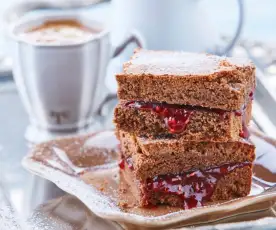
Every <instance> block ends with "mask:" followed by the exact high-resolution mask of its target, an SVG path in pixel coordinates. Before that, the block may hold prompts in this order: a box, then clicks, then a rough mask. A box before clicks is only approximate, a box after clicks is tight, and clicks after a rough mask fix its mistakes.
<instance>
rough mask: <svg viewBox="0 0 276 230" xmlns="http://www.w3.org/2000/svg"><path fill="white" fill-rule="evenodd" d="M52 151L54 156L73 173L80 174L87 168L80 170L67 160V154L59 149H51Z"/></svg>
mask: <svg viewBox="0 0 276 230" xmlns="http://www.w3.org/2000/svg"><path fill="white" fill-rule="evenodd" d="M53 150H54V151H55V154H56V155H57V156H58V158H59V159H60V160H61V161H63V162H64V163H66V164H67V165H68V166H69V168H71V169H72V170H73V171H74V172H76V173H80V172H82V171H84V170H86V169H87V168H80V167H77V166H75V165H74V164H73V163H72V161H71V160H70V159H69V157H68V156H67V154H66V153H65V152H64V151H63V150H62V149H59V148H56V147H53Z"/></svg>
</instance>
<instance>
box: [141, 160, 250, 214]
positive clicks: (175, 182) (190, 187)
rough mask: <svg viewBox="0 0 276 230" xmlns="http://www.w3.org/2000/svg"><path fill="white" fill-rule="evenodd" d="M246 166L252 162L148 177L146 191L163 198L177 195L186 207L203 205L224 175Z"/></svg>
mask: <svg viewBox="0 0 276 230" xmlns="http://www.w3.org/2000/svg"><path fill="white" fill-rule="evenodd" d="M245 166H251V163H248V162H244V163H230V164H224V165H222V166H219V167H215V168H210V169H206V170H204V171H202V170H195V171H190V172H185V173H181V174H168V175H160V176H156V177H154V178H152V179H147V182H146V191H147V194H151V193H152V192H153V193H157V194H158V196H159V197H161V198H162V196H164V195H176V196H178V197H179V198H180V199H181V200H182V202H183V208H184V209H190V208H194V207H201V206H203V205H204V203H205V202H207V201H209V200H210V198H211V196H212V194H213V192H214V190H215V188H216V185H217V182H218V181H219V180H220V179H221V178H222V177H223V176H225V175H227V174H228V173H230V172H232V171H233V170H235V169H237V168H243V167H245ZM149 205H151V204H149Z"/></svg>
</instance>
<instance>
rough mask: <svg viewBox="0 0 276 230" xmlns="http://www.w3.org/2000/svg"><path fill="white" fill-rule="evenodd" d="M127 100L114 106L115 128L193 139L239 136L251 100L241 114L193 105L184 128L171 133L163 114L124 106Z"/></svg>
mask: <svg viewBox="0 0 276 230" xmlns="http://www.w3.org/2000/svg"><path fill="white" fill-rule="evenodd" d="M125 104H126V101H120V103H119V104H118V105H117V107H116V108H115V110H114V123H115V125H116V128H117V129H120V130H123V131H126V132H129V133H133V134H135V135H137V136H143V137H148V138H155V137H160V136H165V137H171V138H178V137H181V138H183V139H185V140H194V141H205V140H206V141H229V140H238V139H240V136H239V134H240V132H241V130H242V119H244V121H245V124H246V125H248V123H249V121H250V119H251V109H252V101H250V102H249V103H248V104H247V106H246V109H245V111H244V115H243V116H244V117H242V116H239V115H237V114H236V113H235V112H231V111H225V112H223V113H222V112H221V111H220V112H217V111H216V110H209V109H202V108H201V109H195V110H194V111H193V114H192V115H191V116H190V119H189V122H188V124H187V126H186V127H185V130H184V131H183V132H182V133H180V134H172V133H171V132H170V131H169V129H168V128H167V126H166V123H165V121H164V118H162V117H160V116H159V115H158V114H157V113H155V112H153V111H151V110H141V109H137V108H133V107H126V106H125Z"/></svg>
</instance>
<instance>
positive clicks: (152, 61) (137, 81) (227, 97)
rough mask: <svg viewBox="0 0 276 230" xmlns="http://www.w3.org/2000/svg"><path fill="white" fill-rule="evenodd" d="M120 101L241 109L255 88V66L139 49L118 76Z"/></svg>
mask: <svg viewBox="0 0 276 230" xmlns="http://www.w3.org/2000/svg"><path fill="white" fill-rule="evenodd" d="M116 79H117V82H118V97H119V99H120V100H128V101H129V100H145V101H157V102H166V103H169V104H187V105H195V106H202V107H209V108H219V109H225V110H239V109H241V108H242V106H243V105H244V104H245V103H246V102H247V98H248V95H249V94H250V92H252V90H254V88H255V81H256V80H255V66H254V65H253V63H252V62H250V61H249V60H247V59H243V58H226V57H219V56H215V55H209V54H194V53H185V52H170V51H148V50H141V49H138V50H136V51H135V52H134V55H133V57H132V58H131V60H130V61H129V62H127V63H125V64H124V68H123V72H122V73H120V74H117V75H116Z"/></svg>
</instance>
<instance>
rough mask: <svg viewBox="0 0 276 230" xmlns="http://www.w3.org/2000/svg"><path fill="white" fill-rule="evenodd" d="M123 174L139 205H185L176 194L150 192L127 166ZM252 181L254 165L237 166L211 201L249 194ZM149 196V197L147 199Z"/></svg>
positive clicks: (143, 182)
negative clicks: (160, 194)
mask: <svg viewBox="0 0 276 230" xmlns="http://www.w3.org/2000/svg"><path fill="white" fill-rule="evenodd" d="M121 176H123V177H124V179H125V181H126V182H127V183H128V184H129V185H130V188H129V189H130V190H131V192H132V194H133V196H134V197H135V198H136V200H137V203H138V204H139V206H141V207H143V206H147V205H148V204H149V203H150V204H153V205H157V204H168V205H171V206H177V207H183V201H182V200H181V199H180V198H179V197H178V196H175V195H171V194H168V195H162V197H160V196H159V194H158V193H154V192H152V193H148V192H147V190H146V189H145V184H146V182H145V181H140V180H138V179H137V178H136V177H135V174H134V171H132V170H130V169H128V168H126V169H124V170H121ZM251 182H252V166H245V167H243V168H237V169H235V170H234V171H232V172H230V173H229V174H227V175H225V176H224V177H222V178H221V179H220V180H219V181H218V182H217V185H216V188H215V190H214V192H213V195H212V196H211V199H210V201H209V202H217V201H227V200H231V199H235V198H238V197H244V196H247V195H248V194H249V193H250V189H251ZM146 198H147V199H146Z"/></svg>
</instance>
